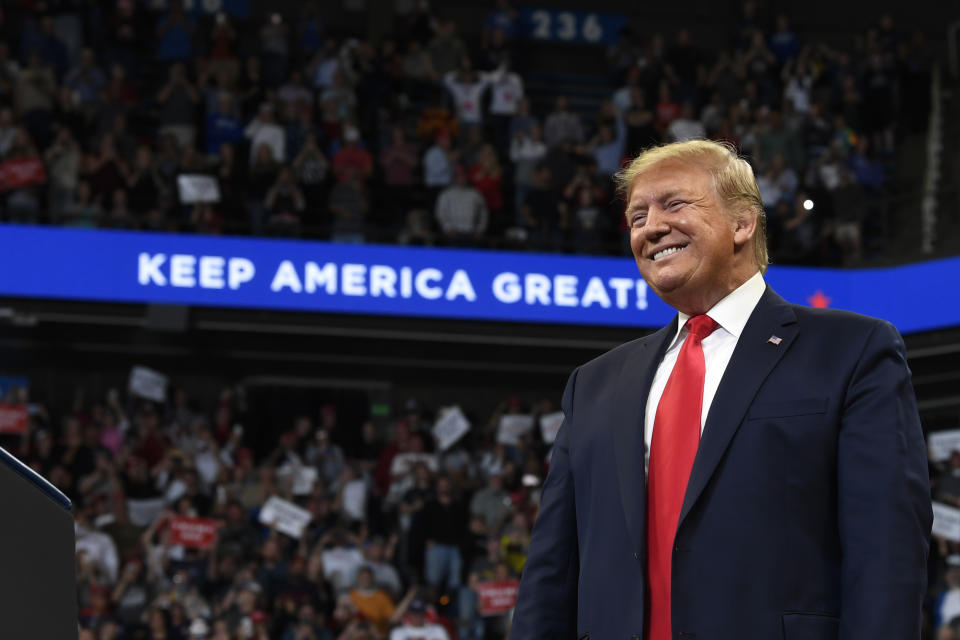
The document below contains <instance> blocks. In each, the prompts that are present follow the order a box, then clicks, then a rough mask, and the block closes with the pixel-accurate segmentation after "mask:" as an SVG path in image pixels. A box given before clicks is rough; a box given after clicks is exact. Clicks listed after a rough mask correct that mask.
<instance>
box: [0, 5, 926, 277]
mask: <svg viewBox="0 0 960 640" xmlns="http://www.w3.org/2000/svg"><path fill="white" fill-rule="evenodd" d="M168 4H169V8H168V9H165V10H155V9H148V8H145V7H144V6H142V5H141V4H140V3H137V2H134V1H133V0H117V1H116V2H114V3H107V5H105V8H103V9H101V8H100V7H99V6H98V7H96V8H92V7H91V8H86V5H83V4H82V3H79V4H71V3H54V4H51V6H52V7H56V8H55V9H50V10H49V11H48V12H47V13H43V12H39V11H36V10H27V9H25V8H22V9H20V10H19V11H18V10H17V7H16V6H13V7H10V8H7V7H4V8H2V9H0V160H2V161H3V162H4V163H12V164H11V165H8V166H14V165H19V168H20V171H19V172H16V173H17V175H19V176H21V177H20V178H19V183H17V182H14V183H11V182H9V181H8V182H7V183H6V184H4V185H3V187H4V191H3V193H2V203H3V209H2V212H3V213H2V217H3V219H4V220H6V221H13V222H41V223H51V224H58V225H69V226H79V227H110V228H124V229H144V230H168V231H187V230H189V231H198V232H203V233H231V234H254V235H276V236H298V237H314V238H323V239H332V240H334V241H338V242H391V243H392V242H396V243H403V244H427V245H432V244H440V245H455V246H462V245H469V246H494V247H505V248H511V249H518V250H524V249H535V250H548V251H565V252H577V253H611V252H612V253H624V252H626V246H625V242H624V239H623V237H624V234H623V229H624V226H623V222H622V217H623V216H622V211H621V209H622V203H621V202H619V200H618V197H617V194H616V193H615V192H614V189H613V188H612V185H613V183H612V181H611V176H612V175H613V174H614V173H615V172H616V171H617V170H618V169H619V168H620V167H621V166H622V162H623V160H624V159H625V158H627V157H630V156H632V155H635V154H636V153H637V152H638V151H639V150H640V149H642V148H645V147H647V146H649V145H651V144H656V143H658V142H662V141H671V140H682V139H689V138H696V137H710V138H713V139H718V140H725V141H728V142H730V143H731V144H733V145H735V146H736V147H737V148H739V149H740V150H741V152H742V153H743V154H745V155H746V156H747V157H749V158H750V160H751V162H752V163H753V165H754V168H755V171H756V174H757V176H758V178H759V181H760V185H761V190H762V195H763V198H764V201H765V203H766V206H767V213H768V216H769V220H770V229H771V234H770V235H771V245H772V246H771V248H772V253H773V258H774V260H775V261H778V262H787V263H812V264H836V263H847V262H856V261H857V260H858V259H859V258H860V257H861V255H862V254H863V253H864V252H865V251H870V250H875V249H877V248H878V246H880V244H881V243H882V240H883V239H884V238H883V236H884V234H885V232H886V230H885V222H886V219H887V216H888V215H889V208H890V207H889V201H890V196H891V194H890V187H891V181H890V174H891V169H892V168H893V166H894V164H895V160H896V145H895V142H896V141H897V140H898V139H899V137H900V136H902V135H903V134H904V133H905V132H908V131H911V130H917V129H920V130H922V129H923V128H924V127H925V121H926V117H927V112H928V108H927V106H926V103H925V101H926V100H927V99H928V98H927V96H928V94H929V72H930V67H931V59H930V57H929V55H928V52H927V50H926V47H925V44H924V42H923V39H922V36H920V35H913V36H911V35H909V34H906V33H904V32H902V31H901V30H900V29H898V28H897V27H896V25H895V24H894V22H893V20H892V19H891V18H890V17H889V16H883V17H882V18H880V19H879V20H878V22H877V23H876V25H874V26H871V27H869V28H867V29H865V30H862V31H854V29H853V28H852V27H851V33H855V34H856V37H855V38H851V46H850V47H849V49H844V50H840V49H835V48H831V47H828V46H826V45H824V44H820V43H817V42H812V41H807V40H805V38H804V37H803V35H802V33H799V32H798V31H797V30H795V29H794V28H793V27H792V25H791V22H790V20H789V19H788V18H787V17H786V16H784V15H778V16H765V15H764V14H763V12H762V10H761V8H759V7H758V6H757V3H754V2H745V3H744V7H743V13H742V15H741V16H740V18H739V19H738V20H737V21H736V23H735V24H731V25H729V38H728V39H727V44H726V45H725V46H720V47H714V48H705V47H703V46H700V45H698V44H697V41H696V39H695V38H694V37H693V35H692V34H691V32H690V31H689V30H687V29H682V30H680V31H679V33H677V34H676V35H675V36H672V35H671V36H664V35H662V34H659V33H651V34H643V37H640V36H638V35H637V34H636V33H634V32H632V31H631V30H630V29H625V30H624V31H623V33H622V34H621V35H620V39H619V41H618V42H617V43H616V44H615V45H612V46H610V47H609V50H608V51H607V58H606V60H607V69H606V70H604V71H601V72H599V73H600V75H603V76H605V77H609V98H608V99H605V100H603V101H601V102H600V103H599V105H598V106H597V107H596V109H588V108H585V107H583V105H582V103H583V100H579V101H577V104H578V105H579V106H578V107H577V109H574V108H572V107H571V104H573V102H574V101H575V100H577V96H576V95H556V94H544V93H543V92H540V93H538V94H534V95H531V94H530V92H529V91H528V88H529V84H530V83H529V81H528V80H529V78H530V76H531V74H533V73H536V72H538V71H543V70H542V69H532V68H529V64H523V63H525V62H526V61H527V60H528V59H530V58H531V57H530V56H524V55H522V54H523V52H525V51H529V47H531V46H538V47H550V46H551V45H550V44H549V43H547V44H542V43H537V44H535V45H534V44H531V43H530V42H528V41H525V40H524V39H522V38H521V33H520V31H521V25H520V23H519V19H520V18H519V13H518V12H517V10H516V9H515V8H514V7H512V6H511V4H510V2H509V0H498V1H497V2H496V3H492V4H493V5H494V6H493V7H492V9H491V12H490V13H489V15H488V16H487V18H486V19H485V20H484V21H483V24H482V27H481V28H480V29H478V30H476V31H473V32H470V33H466V31H467V30H466V29H461V28H462V27H463V25H459V24H457V23H456V22H455V21H454V20H452V19H449V18H447V17H444V16H443V15H442V7H440V6H431V5H429V3H428V2H427V1H426V0H421V1H420V2H417V3H415V6H413V7H412V8H411V9H410V10H409V11H408V12H407V13H403V14H400V15H398V16H397V20H396V21H395V31H394V33H392V34H390V35H389V36H388V37H385V38H383V39H382V40H380V41H378V42H372V41H367V40H364V39H362V38H360V37H349V34H342V33H332V32H330V30H329V29H328V28H327V25H326V23H325V21H324V17H323V12H322V11H321V10H320V5H319V3H317V2H306V3H303V5H302V10H301V14H300V15H297V16H283V15H280V14H272V15H269V16H263V17H262V18H263V19H262V20H260V19H249V20H234V19H232V18H231V17H230V16H228V15H227V14H224V13H219V14H215V15H205V14H199V13H192V12H187V11H185V10H184V9H183V6H182V4H181V3H180V2H169V3H168ZM24 6H25V5H24ZM461 30H462V31H464V32H465V33H464V35H461V34H460V31H461ZM584 46H585V47H586V46H588V45H584ZM594 55H597V57H598V59H599V60H602V59H603V56H602V51H600V52H599V53H596V52H595V53H594ZM8 173H11V174H12V173H14V172H8ZM198 176H199V177H200V178H198ZM204 176H205V177H206V178H208V180H206V182H204V181H203V177H204ZM198 180H200V182H198ZM211 181H212V183H213V185H212V186H211V184H210V183H211Z"/></svg>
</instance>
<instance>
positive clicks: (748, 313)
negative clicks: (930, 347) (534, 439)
mask: <svg viewBox="0 0 960 640" xmlns="http://www.w3.org/2000/svg"><path fill="white" fill-rule="evenodd" d="M618 180H619V182H620V185H621V187H622V188H623V190H624V192H625V195H626V200H627V207H626V216H627V222H628V223H629V226H630V243H631V247H632V249H633V253H634V257H635V258H636V261H637V266H638V267H639V269H640V273H641V274H642V275H643V277H644V279H645V280H646V282H647V284H648V285H649V286H650V287H651V288H652V289H653V290H654V292H655V293H656V294H657V295H658V296H659V297H660V298H661V299H663V300H664V301H665V302H666V303H667V304H669V305H670V306H672V307H673V308H675V309H676V310H677V317H676V318H675V319H674V321H673V322H671V323H670V324H669V325H668V326H666V327H664V328H663V329H661V330H659V331H657V332H656V333H653V334H652V335H649V336H647V337H645V338H641V339H639V340H635V341H633V342H630V343H627V344H625V345H622V346H620V347H618V348H616V349H613V350H612V351H610V352H608V353H606V354H604V355H602V356H600V357H599V358H596V359H595V360H593V361H591V362H589V363H587V364H585V365H583V366H581V367H579V368H578V369H577V370H576V371H574V372H573V374H572V375H571V376H570V380H569V382H568V383H567V387H566V390H565V392H564V394H563V411H564V414H565V420H564V423H563V426H562V427H561V429H560V432H559V434H558V436H557V439H556V443H555V445H554V450H553V454H552V459H551V465H550V467H551V468H550V473H549V475H548V477H547V480H546V483H545V485H544V488H543V494H542V500H541V506H540V513H539V517H538V519H537V522H536V526H535V528H534V531H533V537H532V541H531V546H530V552H529V555H528V556H527V562H526V566H525V568H524V572H523V579H522V582H521V586H520V594H519V598H518V601H517V605H516V609H515V613H514V620H513V627H512V632H511V638H512V640H532V639H534V638H544V639H551V640H554V639H566V638H570V639H583V638H590V639H592V640H680V639H682V640H774V639H776V640H780V639H783V640H828V639H829V640H834V639H838V640H860V639H863V640H866V639H868V638H869V639H870V640H875V639H877V638H883V639H885V640H900V639H904V640H905V639H907V638H910V639H916V638H918V637H919V633H920V616H921V614H920V610H921V602H922V598H923V594H924V590H925V588H926V569H925V567H926V559H927V552H928V535H929V533H930V526H931V521H932V514H931V505H930V493H929V486H928V472H927V461H926V454H925V447H924V441H923V434H922V432H921V428H920V422H919V418H918V415H917V408H916V401H915V399H914V394H913V390H912V387H911V383H910V371H909V369H908V368H907V363H906V359H905V354H904V346H903V342H902V340H901V338H900V335H899V334H898V333H897V331H896V329H894V328H893V327H892V326H891V325H890V324H889V323H886V322H884V321H881V320H876V319H873V318H867V317H864V316H860V315H856V314H852V313H847V312H842V311H832V310H824V309H811V308H807V307H801V306H795V305H791V304H788V303H787V302H785V301H784V300H783V299H782V298H781V297H780V296H778V295H777V294H776V293H774V292H773V290H772V289H770V287H768V286H767V285H766V284H765V283H764V281H763V273H764V272H765V270H766V266H767V254H766V240H765V218H764V213H763V204H762V202H761V199H760V194H759V191H758V189H757V185H756V181H755V178H754V175H753V172H752V170H751V168H750V165H749V164H748V163H747V162H746V161H745V160H743V159H741V158H739V157H737V155H736V154H735V153H734V152H733V151H732V150H731V149H730V148H728V147H727V146H724V145H720V144H717V143H714V142H708V141H701V140H698V141H690V142H682V143H675V144H670V145H666V146H662V147H657V148H654V149H650V150H648V151H645V152H644V153H643V154H641V155H640V156H639V157H638V158H637V159H636V160H634V161H633V162H632V163H631V164H630V165H629V166H628V167H627V168H626V169H624V170H623V171H622V172H621V173H620V174H619V175H618ZM648 454H649V455H648Z"/></svg>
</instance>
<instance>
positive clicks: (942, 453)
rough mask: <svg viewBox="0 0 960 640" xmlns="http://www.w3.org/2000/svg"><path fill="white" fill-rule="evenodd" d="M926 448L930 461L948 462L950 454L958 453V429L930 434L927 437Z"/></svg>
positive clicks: (959, 448)
mask: <svg viewBox="0 0 960 640" xmlns="http://www.w3.org/2000/svg"><path fill="white" fill-rule="evenodd" d="M927 447H928V448H929V449H930V460H931V461H933V462H943V461H944V460H949V459H950V454H951V453H953V452H954V451H960V429H951V430H949V431H934V432H932V433H930V434H929V435H928V436H927Z"/></svg>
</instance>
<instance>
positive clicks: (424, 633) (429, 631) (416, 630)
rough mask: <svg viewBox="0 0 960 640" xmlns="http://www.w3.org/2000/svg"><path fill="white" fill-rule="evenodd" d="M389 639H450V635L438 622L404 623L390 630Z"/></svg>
mask: <svg viewBox="0 0 960 640" xmlns="http://www.w3.org/2000/svg"><path fill="white" fill-rule="evenodd" d="M390 640H450V636H449V635H448V634H447V630H446V629H444V628H443V627H441V626H440V625H438V624H425V625H423V626H422V627H414V626H412V625H409V624H405V625H403V626H402V627H397V628H396V629H394V630H393V631H391V632H390Z"/></svg>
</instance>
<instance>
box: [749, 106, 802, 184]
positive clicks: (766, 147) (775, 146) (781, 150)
mask: <svg viewBox="0 0 960 640" xmlns="http://www.w3.org/2000/svg"><path fill="white" fill-rule="evenodd" d="M776 155H780V156H783V159H784V161H785V162H786V166H788V167H790V168H791V169H793V170H794V171H797V172H799V171H802V170H803V153H802V151H801V149H800V140H799V138H798V137H797V135H796V133H794V132H793V131H791V130H790V129H788V128H787V127H786V126H785V125H784V123H783V117H782V114H781V113H780V112H779V111H777V110H775V109H774V110H771V111H770V112H769V114H768V115H767V121H766V126H765V127H764V128H763V129H761V131H760V133H759V135H758V136H757V158H756V163H757V166H758V167H759V168H760V170H761V171H762V170H764V169H766V168H767V167H768V166H769V165H770V163H771V161H772V160H773V158H774V156H776Z"/></svg>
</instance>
